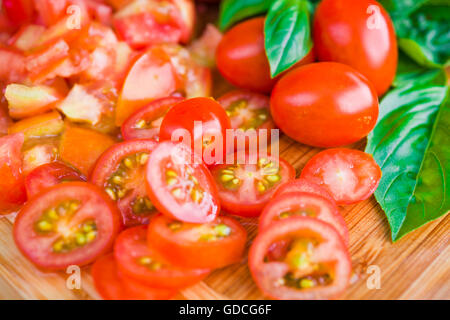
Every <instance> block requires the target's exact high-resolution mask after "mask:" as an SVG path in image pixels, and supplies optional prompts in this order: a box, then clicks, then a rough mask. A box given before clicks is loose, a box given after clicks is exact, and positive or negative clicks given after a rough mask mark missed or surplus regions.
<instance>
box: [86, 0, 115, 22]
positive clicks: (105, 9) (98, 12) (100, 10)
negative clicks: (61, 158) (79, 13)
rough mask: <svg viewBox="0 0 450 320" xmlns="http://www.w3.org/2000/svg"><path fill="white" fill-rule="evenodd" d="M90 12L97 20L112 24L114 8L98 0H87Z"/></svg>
mask: <svg viewBox="0 0 450 320" xmlns="http://www.w3.org/2000/svg"><path fill="white" fill-rule="evenodd" d="M85 1H86V5H87V8H88V10H89V14H90V15H91V17H92V18H94V19H95V20H97V21H99V22H101V23H102V24H104V25H111V23H112V14H113V12H112V8H111V7H110V6H108V5H106V4H104V3H101V2H99V1H98V0H97V1H96V0H85Z"/></svg>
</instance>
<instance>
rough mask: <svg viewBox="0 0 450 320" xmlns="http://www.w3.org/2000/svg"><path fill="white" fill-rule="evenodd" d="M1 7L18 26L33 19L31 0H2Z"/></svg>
mask: <svg viewBox="0 0 450 320" xmlns="http://www.w3.org/2000/svg"><path fill="white" fill-rule="evenodd" d="M2 4H3V9H4V10H5V12H6V15H7V16H8V18H9V21H10V22H11V23H13V24H14V25H17V26H20V25H22V24H24V23H27V22H30V21H31V20H32V19H33V12H34V5H33V0H3V1H2Z"/></svg>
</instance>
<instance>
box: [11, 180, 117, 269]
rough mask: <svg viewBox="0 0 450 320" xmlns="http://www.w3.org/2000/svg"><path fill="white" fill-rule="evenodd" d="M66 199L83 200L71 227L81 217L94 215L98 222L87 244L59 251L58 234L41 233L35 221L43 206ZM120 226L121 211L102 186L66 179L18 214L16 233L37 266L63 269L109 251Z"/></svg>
mask: <svg viewBox="0 0 450 320" xmlns="http://www.w3.org/2000/svg"><path fill="white" fill-rule="evenodd" d="M65 200H78V201H81V204H82V206H81V207H80V209H79V211H77V212H76V214H75V215H74V217H72V220H71V221H70V222H71V223H72V228H73V227H74V225H73V224H75V225H78V223H80V222H81V221H80V220H79V219H82V218H84V219H86V218H91V219H93V220H94V221H95V223H96V226H97V236H96V238H95V239H94V240H93V242H92V243H88V244H86V246H84V247H81V248H75V249H72V250H71V251H69V252H65V253H56V252H53V249H52V247H51V245H52V243H53V241H56V240H57V239H58V238H57V235H56V234H55V235H51V236H50V237H49V236H44V235H40V234H39V233H38V232H37V231H36V230H35V224H36V223H37V221H38V220H39V219H40V218H41V216H42V214H43V212H44V210H46V209H48V208H49V207H50V206H55V205H57V204H59V203H60V202H61V201H65ZM77 218H78V219H77ZM74 219H76V220H74ZM84 219H83V220H82V221H84ZM73 220H74V221H73ZM77 222H78V223H77ZM120 227H121V223H120V214H119V212H118V210H117V208H116V207H115V205H114V203H112V202H111V200H110V199H109V197H108V196H107V195H106V194H105V193H104V192H103V191H102V190H101V189H99V188H98V187H97V186H94V185H92V184H89V183H86V182H67V183H64V184H61V185H56V186H53V187H51V188H49V189H46V190H45V191H43V192H42V193H41V194H40V196H39V197H36V198H33V199H32V200H30V201H28V202H27V203H26V204H25V205H24V206H23V207H22V209H21V210H20V211H19V214H18V215H17V218H16V221H15V223H14V229H13V235H14V241H15V243H16V245H17V247H18V248H19V250H20V251H21V252H22V253H23V255H24V256H26V257H27V258H28V259H29V260H30V261H31V262H33V263H34V264H35V265H36V266H38V267H40V268H43V269H45V270H64V269H65V268H66V267H68V266H70V265H78V266H84V265H87V264H89V263H90V262H92V261H93V260H95V259H96V258H97V257H99V256H101V255H102V254H105V253H106V252H108V251H109V250H110V249H111V247H112V245H113V242H114V239H115V237H116V235H117V234H118V232H119V229H120ZM55 233H58V232H55Z"/></svg>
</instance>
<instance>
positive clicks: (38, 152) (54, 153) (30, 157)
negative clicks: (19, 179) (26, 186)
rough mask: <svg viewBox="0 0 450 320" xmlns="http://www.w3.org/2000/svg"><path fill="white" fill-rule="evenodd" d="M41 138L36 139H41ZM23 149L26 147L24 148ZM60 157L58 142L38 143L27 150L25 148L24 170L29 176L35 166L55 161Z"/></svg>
mask: <svg viewBox="0 0 450 320" xmlns="http://www.w3.org/2000/svg"><path fill="white" fill-rule="evenodd" d="M39 140H41V139H35V140H33V142H35V141H39ZM22 149H25V147H24V148H22ZM57 157H58V148H57V147H56V144H52V143H47V142H45V143H38V144H36V145H34V146H32V147H30V148H27V149H26V150H23V165H22V171H23V173H24V175H25V176H27V175H28V174H29V173H30V172H31V171H32V170H34V169H35V168H37V167H39V166H41V165H44V164H47V163H50V162H53V161H55V160H56V159H57Z"/></svg>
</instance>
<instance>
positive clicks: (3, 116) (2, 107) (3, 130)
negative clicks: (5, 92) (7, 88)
mask: <svg viewBox="0 0 450 320" xmlns="http://www.w3.org/2000/svg"><path fill="white" fill-rule="evenodd" d="M11 124H12V120H11V118H10V117H9V114H8V102H7V101H6V99H2V98H0V137H1V136H4V135H7V134H8V128H9V127H10V126H11Z"/></svg>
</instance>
